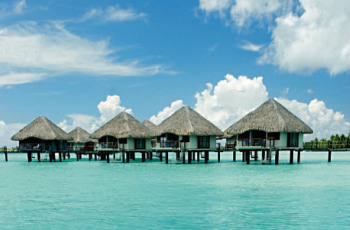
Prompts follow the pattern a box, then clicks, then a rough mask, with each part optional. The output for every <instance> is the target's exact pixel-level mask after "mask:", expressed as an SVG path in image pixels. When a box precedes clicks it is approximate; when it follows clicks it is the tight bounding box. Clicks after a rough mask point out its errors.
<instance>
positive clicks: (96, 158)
mask: <svg viewBox="0 0 350 230" xmlns="http://www.w3.org/2000/svg"><path fill="white" fill-rule="evenodd" d="M95 161H97V153H95Z"/></svg>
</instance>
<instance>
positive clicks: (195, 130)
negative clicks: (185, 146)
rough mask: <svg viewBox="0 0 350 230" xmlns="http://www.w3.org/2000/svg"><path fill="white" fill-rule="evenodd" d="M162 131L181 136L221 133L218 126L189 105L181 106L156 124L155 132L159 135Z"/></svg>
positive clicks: (215, 134) (219, 134)
mask: <svg viewBox="0 0 350 230" xmlns="http://www.w3.org/2000/svg"><path fill="white" fill-rule="evenodd" d="M164 133H173V134H176V135H181V136H185V135H197V136H206V135H208V136H211V135H213V136H222V135H223V133H222V131H221V130H220V129H219V128H217V127H216V126H215V125H214V124H213V123H211V122H210V121H208V120H207V119H205V118H204V117H203V116H202V115H200V114H199V113H198V112H196V111H195V110H193V109H192V108H190V107H189V106H184V107H182V108H181V109H179V110H178V111H176V112H175V113H174V114H173V115H171V116H170V117H168V118H167V119H165V120H164V121H163V122H162V123H160V124H159V125H158V126H157V128H156V129H155V134H157V136H159V135H161V134H164Z"/></svg>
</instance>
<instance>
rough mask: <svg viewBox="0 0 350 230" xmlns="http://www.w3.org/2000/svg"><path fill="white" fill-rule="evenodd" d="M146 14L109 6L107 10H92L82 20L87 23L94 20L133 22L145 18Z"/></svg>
mask: <svg viewBox="0 0 350 230" xmlns="http://www.w3.org/2000/svg"><path fill="white" fill-rule="evenodd" d="M145 16H146V14H144V13H138V12H136V10H134V9H132V8H128V9H122V8H120V7H119V6H118V5H115V6H109V7H107V8H106V9H104V10H103V9H92V10H90V11H89V12H87V13H86V14H85V15H84V16H83V18H82V20H83V21H86V20H89V19H93V18H100V19H102V20H103V21H114V22H120V21H132V20H137V19H140V18H144V17H145Z"/></svg>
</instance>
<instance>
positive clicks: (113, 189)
mask: <svg viewBox="0 0 350 230" xmlns="http://www.w3.org/2000/svg"><path fill="white" fill-rule="evenodd" d="M136 157H137V159H136V161H132V160H131V163H129V164H122V163H119V162H118V163H110V164H107V163H106V162H101V161H97V162H95V161H91V162H89V161H88V159H87V158H83V160H82V161H79V162H76V161H75V156H74V155H73V156H72V159H70V160H68V161H66V162H62V163H60V162H52V163H50V162H40V163H39V162H37V161H36V159H33V162H31V163H28V162H26V155H24V154H13V155H9V162H4V157H3V155H2V154H1V155H0V175H1V182H0V192H1V194H0V229H66V230H67V229H168V228H170V229H235V228H245V229H248V228H249V229H276V228H277V229H346V228H350V152H334V153H333V154H332V163H327V153H326V152H322V153H315V152H303V153H302V158H301V163H300V164H293V165H289V164H288V162H289V154H288V153H287V152H282V154H280V165H277V166H276V165H273V164H272V165H261V164H256V163H255V162H253V161H252V162H251V163H252V164H251V165H246V164H245V163H242V162H241V158H240V154H238V155H237V162H232V161H231V159H232V153H227V154H222V157H221V163H217V160H216V155H214V154H211V156H210V161H209V163H208V164H204V163H203V162H201V163H200V164H197V163H194V164H191V165H188V164H186V165H182V164H169V165H166V164H164V161H163V162H159V160H158V159H157V158H154V159H153V161H147V162H145V163H141V162H140V161H141V160H140V156H139V155H136Z"/></svg>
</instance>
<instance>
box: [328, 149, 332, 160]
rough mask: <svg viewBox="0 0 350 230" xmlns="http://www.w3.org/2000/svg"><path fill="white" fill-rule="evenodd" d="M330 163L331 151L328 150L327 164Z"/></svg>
mask: <svg viewBox="0 0 350 230" xmlns="http://www.w3.org/2000/svg"><path fill="white" fill-rule="evenodd" d="M331 161H332V151H331V150H330V149H328V162H331Z"/></svg>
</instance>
